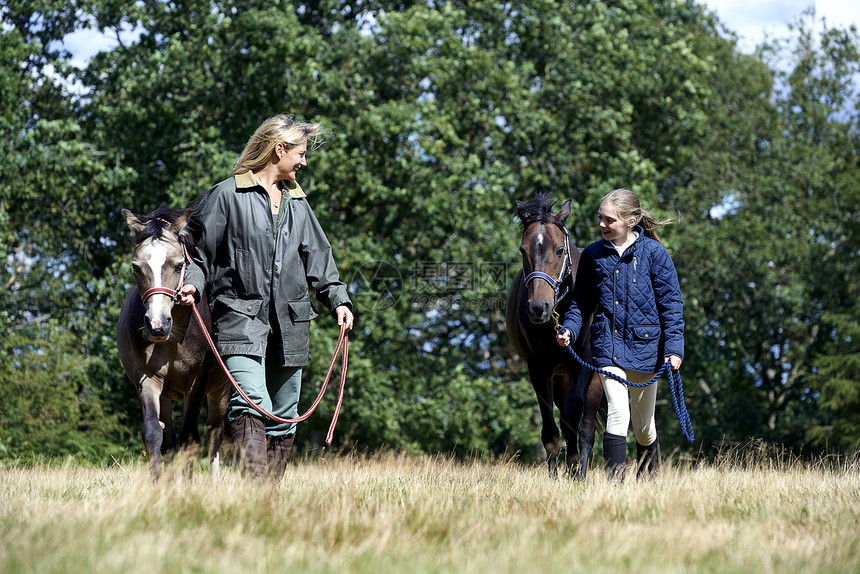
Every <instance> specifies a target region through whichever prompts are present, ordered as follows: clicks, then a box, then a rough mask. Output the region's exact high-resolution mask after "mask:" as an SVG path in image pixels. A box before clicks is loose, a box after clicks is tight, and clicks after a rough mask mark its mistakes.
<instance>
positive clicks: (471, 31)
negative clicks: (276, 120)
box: [0, 0, 860, 460]
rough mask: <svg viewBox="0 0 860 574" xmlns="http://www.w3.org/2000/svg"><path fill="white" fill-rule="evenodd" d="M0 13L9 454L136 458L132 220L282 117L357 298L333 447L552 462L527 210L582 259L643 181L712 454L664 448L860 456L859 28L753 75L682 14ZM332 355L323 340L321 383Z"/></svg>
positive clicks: (209, 3) (0, 7)
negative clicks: (527, 336) (548, 202)
mask: <svg viewBox="0 0 860 574" xmlns="http://www.w3.org/2000/svg"><path fill="white" fill-rule="evenodd" d="M0 16H2V21H3V26H2V28H0V53H2V54H3V56H4V57H3V58H2V59H0V80H2V81H0V136H2V140H0V141H2V143H3V145H4V147H5V148H6V150H7V151H6V153H5V154H2V155H0V234H2V237H3V238H4V240H3V241H2V242H0V255H2V258H3V261H4V266H3V267H2V277H0V279H2V283H0V300H2V305H0V333H4V335H2V337H0V389H2V390H3V391H4V392H5V395H6V396H7V397H10V399H9V400H7V407H8V408H4V409H2V411H0V457H4V458H13V459H14V458H24V459H29V458H35V457H41V456H65V455H68V454H72V455H78V456H85V457H89V458H92V459H94V460H103V459H104V458H105V457H107V456H109V455H110V454H116V455H122V454H123V453H136V452H139V450H140V444H141V443H140V439H139V428H140V426H139V423H140V414H139V412H138V411H139V408H138V405H137V399H136V396H135V393H134V388H133V385H132V384H131V383H130V382H129V381H127V380H126V379H125V378H124V375H123V374H122V370H121V367H120V364H119V361H118V359H117V356H116V351H115V342H114V328H115V324H116V319H117V316H118V313H119V308H120V306H121V302H122V299H123V298H124V296H125V293H126V290H127V289H128V288H129V286H130V284H131V276H130V271H129V264H128V260H129V255H130V251H131V243H130V238H129V237H128V233H127V230H126V229H125V223H124V220H123V218H122V216H121V213H120V210H121V209H122V208H129V209H132V210H133V211H135V212H136V213H147V212H150V211H152V210H154V209H155V208H157V207H159V206H171V207H182V206H189V205H193V204H194V203H195V202H196V201H197V199H198V198H199V197H200V196H201V194H202V193H203V192H204V191H205V190H206V189H207V188H208V187H209V186H210V185H212V184H214V183H215V182H217V181H220V180H221V179H224V178H225V177H227V176H228V175H229V174H230V172H231V166H232V164H233V162H234V161H235V159H236V157H237V156H238V154H239V152H240V151H241V149H242V147H243V146H244V143H245V141H246V140H247V138H248V137H249V136H250V134H251V133H252V132H253V130H254V129H255V128H256V127H257V126H258V125H259V124H260V122H261V121H262V120H263V119H265V118H266V117H268V116H271V115H273V114H275V113H281V112H287V113H294V114H295V115H296V116H297V117H300V118H301V119H303V120H307V121H320V122H322V123H323V124H324V125H325V126H327V127H328V128H329V129H330V135H329V137H328V141H327V142H326V143H325V145H324V146H322V147H321V148H320V149H318V150H316V151H312V152H311V153H310V154H309V157H308V163H309V167H308V168H307V169H305V170H302V172H301V173H300V179H301V183H302V186H303V188H305V189H306V190H307V191H308V193H309V197H310V201H311V204H312V206H313V208H314V210H315V213H316V214H317V216H318V218H319V219H320V221H321V222H322V224H323V227H324V228H325V229H326V231H327V233H328V235H329V238H330V240H331V242H332V245H333V247H334V250H335V256H336V259H337V261H338V265H339V268H340V271H341V275H342V278H343V279H344V280H345V281H347V282H349V283H350V291H351V295H352V297H353V298H354V300H355V302H356V319H357V324H356V325H357V328H356V331H355V333H354V335H353V337H352V345H351V347H352V348H351V365H350V374H349V387H348V390H347V396H346V399H345V401H346V402H345V407H344V411H343V414H342V415H341V423H340V426H339V427H338V428H339V432H338V439H337V440H338V441H339V446H346V447H349V448H359V449H379V448H394V449H403V450H408V451H411V452H438V451H444V452H454V453H457V454H458V455H461V456H473V455H478V456H493V455H501V454H503V453H506V452H507V453H509V454H510V453H515V452H520V453H522V454H521V456H523V457H525V458H531V457H540V456H542V450H536V449H539V448H540V447H539V440H538V436H537V433H538V428H537V425H536V424H535V418H536V416H537V413H536V405H535V400H534V397H533V393H532V391H531V388H530V386H529V384H528V382H527V378H526V372H525V366H524V364H523V363H522V362H521V361H520V360H519V359H517V358H515V357H514V355H513V353H512V352H511V350H510V348H509V347H508V344H507V337H506V334H505V331H504V319H503V318H504V305H505V300H506V296H507V291H508V288H509V285H510V281H511V280H512V279H513V276H514V274H515V273H516V271H517V270H518V268H519V266H520V264H521V263H520V260H519V254H518V251H517V247H518V244H519V239H520V237H519V232H520V230H519V227H518V225H517V223H516V222H515V217H514V200H516V199H519V200H527V199H529V198H530V197H531V196H532V195H533V194H534V193H535V192H536V191H547V192H550V193H552V195H553V197H555V198H556V200H557V201H558V204H559V205H560V204H561V202H562V201H564V200H566V199H572V200H573V201H572V204H573V213H572V215H571V217H570V219H569V220H568V226H569V228H570V231H571V235H572V238H573V239H574V240H575V242H576V244H577V245H578V246H579V247H584V246H585V245H587V244H588V243H590V242H591V241H593V240H595V239H597V236H596V224H595V213H596V209H597V203H598V201H599V199H600V198H601V197H602V196H603V195H604V194H605V193H606V192H608V191H610V190H612V189H614V188H618V187H626V188H628V189H631V190H633V191H635V192H636V193H638V194H639V195H640V197H641V198H642V201H643V204H644V205H645V206H646V208H648V209H649V210H651V211H652V212H653V213H655V214H657V215H658V216H659V217H661V218H662V217H663V216H665V217H674V218H676V219H678V220H679V221H678V224H677V225H673V226H669V227H666V228H664V229H665V231H664V233H663V234H662V237H663V239H664V242H665V244H666V245H667V247H668V249H669V250H670V253H671V254H672V256H673V259H674V261H675V263H676V266H677V267H678V272H679V276H680V278H681V281H682V289H683V293H684V298H685V319H686V321H687V331H686V338H687V356H686V357H685V362H684V367H683V370H682V373H683V375H684V381H685V385H686V388H685V395H686V398H687V404H688V409H689V411H690V415H691V418H692V421H693V425H694V427H695V430H696V435H697V439H698V440H697V442H701V444H696V445H693V446H690V445H687V444H686V443H685V442H684V441H683V439H682V438H681V434H680V432H679V428H678V424H677V422H676V421H674V413H673V412H672V409H671V408H669V405H668V403H663V402H661V404H660V408H658V417H659V420H658V425H659V427H660V432H661V436H662V437H664V438H663V441H664V448H677V449H680V450H682V451H683V450H684V449H693V451H696V452H706V453H707V452H712V449H713V447H717V446H719V445H721V444H723V443H725V442H727V441H728V442H739V441H746V440H748V439H749V438H750V437H756V438H761V439H764V440H768V441H772V442H775V443H780V444H784V445H786V446H788V447H790V448H792V449H797V450H799V451H805V452H810V453H818V452H825V451H828V452H829V451H837V452H843V453H849V452H853V451H854V450H855V449H856V448H857V446H858V444H857V441H858V429H860V414H858V413H860V408H858V407H860V390H858V389H860V386H858V383H860V359H858V357H860V353H858V351H860V348H858V341H860V332H858V327H857V325H858V307H857V298H858V294H859V293H860V285H858V277H860V269H858V245H860V232H858V221H860V218H858V212H857V208H858V205H860V197H858V194H860V191H858V190H860V186H858V173H860V172H858V165H857V162H858V147H857V145H858V129H857V128H858V125H857V115H856V109H855V106H856V101H857V94H856V91H855V89H856V86H855V81H856V77H857V72H858V66H860V53H858V47H860V40H859V39H858V35H857V31H856V30H855V29H853V28H852V29H848V30H843V29H833V28H828V27H826V26H824V27H823V29H822V27H821V26H819V22H817V20H816V17H815V14H814V12H808V13H806V14H805V15H803V16H802V17H801V18H800V19H799V20H798V21H797V22H796V23H795V26H794V33H793V36H792V37H791V38H790V39H788V40H785V41H781V42H777V43H773V44H770V45H763V46H761V47H760V48H759V49H758V51H757V52H756V53H755V54H753V55H745V54H742V53H740V51H739V50H738V48H737V44H736V41H735V39H734V37H733V36H732V34H731V32H730V31H727V30H725V29H724V28H723V26H722V24H721V23H720V22H719V21H718V19H717V18H716V17H715V15H714V14H712V13H710V12H708V11H707V10H706V9H705V8H704V7H703V6H701V5H699V4H696V3H695V2H692V1H686V0H615V1H595V2H587V3H579V2H562V3H558V2H549V1H545V0H529V1H527V2H521V3H518V4H505V3H499V2H492V1H484V0H478V1H475V2H456V1H450V2H406V1H400V2H388V1H384V0H374V1H373V2H363V1H362V2H353V1H348V0H317V1H307V2H296V3H294V2H286V1H281V0H275V1H271V0H270V1H268V2H254V1H250V2H249V1H246V0H242V1H239V0H206V1H203V0H184V1H176V2H164V1H161V0H143V1H141V2H136V3H127V2H116V1H114V0H76V1H74V2H60V1H57V0H28V1H27V2H21V1H9V0H6V1H4V2H3V3H0ZM80 27H90V28H93V29H97V30H99V31H102V32H105V33H116V35H117V37H120V36H119V32H120V31H121V30H127V29H136V30H138V31H139V32H140V33H139V35H137V36H136V38H135V39H134V40H133V41H125V42H121V43H120V44H119V45H118V46H117V47H116V48H114V49H112V50H109V51H105V52H101V53H99V54H97V55H96V56H95V57H94V58H92V60H91V61H90V62H89V63H88V64H87V66H86V68H84V69H77V68H75V67H73V66H71V65H70V63H69V56H70V55H69V54H68V53H65V52H64V50H63V48H62V40H63V38H64V36H65V35H66V34H68V33H70V32H71V31H73V30H75V29H78V28H80ZM816 30H817V31H816ZM679 214H680V215H679ZM335 341H336V326H335V325H334V323H333V321H331V320H327V319H322V320H320V321H319V322H318V323H317V328H316V329H315V331H314V334H313V337H312V341H311V345H312V363H311V365H310V366H309V368H307V369H306V371H305V378H306V380H305V382H304V386H305V388H306V389H315V388H318V387H317V385H318V384H319V381H320V379H321V376H322V374H323V373H324V371H325V368H326V367H327V361H328V358H329V357H330V355H331V352H332V351H333V344H334V342H335ZM308 394H313V393H310V392H309V393H308ZM665 396H666V392H665V390H664V391H661V397H665ZM332 408H333V400H326V401H325V402H324V403H323V411H325V409H328V410H329V412H330V411H331V409H332ZM327 422H328V421H326V420H325V416H321V417H315V418H312V419H311V420H309V421H308V422H306V423H303V424H304V425H305V426H303V427H301V428H300V431H299V432H300V440H301V435H304V438H305V442H306V444H307V445H309V444H312V443H313V442H314V441H315V440H316V439H315V437H316V436H317V435H318V434H319V433H322V432H324V430H325V428H326V425H327Z"/></svg>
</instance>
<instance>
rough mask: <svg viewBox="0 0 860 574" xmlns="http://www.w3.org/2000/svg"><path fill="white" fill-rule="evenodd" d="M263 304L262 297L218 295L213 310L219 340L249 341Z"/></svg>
mask: <svg viewBox="0 0 860 574" xmlns="http://www.w3.org/2000/svg"><path fill="white" fill-rule="evenodd" d="M262 306H263V301H262V299H234V298H228V297H218V298H217V299H215V305H214V308H213V310H212V315H213V322H214V326H215V333H216V335H217V338H218V341H219V342H237V341H247V340H249V339H250V337H251V332H252V327H253V323H254V321H255V319H256V317H257V315H258V314H259V313H260V308H261V307H262Z"/></svg>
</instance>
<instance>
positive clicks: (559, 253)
mask: <svg viewBox="0 0 860 574" xmlns="http://www.w3.org/2000/svg"><path fill="white" fill-rule="evenodd" d="M555 254H556V255H557V256H559V257H561V256H562V255H564V246H561V247H557V248H556V250H555Z"/></svg>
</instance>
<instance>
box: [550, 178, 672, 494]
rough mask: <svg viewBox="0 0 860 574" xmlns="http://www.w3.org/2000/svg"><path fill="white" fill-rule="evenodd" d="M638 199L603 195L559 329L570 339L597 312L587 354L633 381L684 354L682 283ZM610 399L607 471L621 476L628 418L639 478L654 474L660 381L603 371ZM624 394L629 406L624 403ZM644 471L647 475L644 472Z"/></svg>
mask: <svg viewBox="0 0 860 574" xmlns="http://www.w3.org/2000/svg"><path fill="white" fill-rule="evenodd" d="M665 223H669V222H668V221H664V222H660V223H655V222H654V219H653V218H652V217H651V215H650V214H649V213H648V212H647V211H644V210H643V209H642V207H641V205H640V203H639V198H638V197H637V196H636V194H634V193H633V192H631V191H628V190H626V189H616V190H615V191H613V192H611V193H609V194H607V195H606V196H605V197H604V198H603V200H602V201H601V202H600V209H599V211H598V224H599V227H600V232H601V234H602V235H603V240H602V241H597V242H595V243H592V244H591V245H589V246H588V247H586V248H585V250H584V251H583V252H582V259H581V260H580V263H579V271H578V272H577V276H576V284H575V286H574V290H573V299H572V301H571V304H570V307H569V308H568V310H567V312H566V313H565V315H564V324H563V327H562V329H561V330H560V331H559V333H558V335H557V340H558V344H559V345H562V346H567V345H569V344H570V342H571V333H579V332H580V329H581V328H582V322H583V317H588V316H590V315H591V313H594V319H593V322H592V325H591V346H592V359H593V363H594V365H595V366H596V367H598V368H601V369H603V370H606V371H609V372H611V373H613V374H615V375H617V376H618V377H619V378H626V379H627V380H629V381H630V382H633V383H644V382H648V381H649V380H651V379H652V378H653V377H654V375H655V373H657V372H658V371H659V370H660V369H661V368H662V366H663V363H664V362H667V361H668V362H669V363H670V364H671V366H672V369H675V370H677V369H679V368H680V367H681V362H682V361H683V358H684V319H683V317H682V315H683V304H682V301H681V288H680V286H679V285H678V275H677V273H676V271H675V266H674V265H673V263H672V259H671V258H670V257H669V253H668V252H667V251H666V249H665V248H664V247H663V245H662V244H661V243H660V239H659V237H658V236H657V232H656V227H657V226H658V225H663V224H665ZM600 378H601V381H602V382H603V389H604V392H605V394H606V400H607V403H608V412H607V416H606V432H605V433H604V435H603V452H604V457H605V458H606V467H607V475H608V476H609V478H610V479H615V480H623V479H624V474H625V472H626V468H627V461H626V456H627V428H628V426H629V425H630V422H631V418H632V422H633V433H634V434H635V436H636V450H637V457H638V459H639V471H638V473H637V476H638V477H640V478H641V477H645V476H647V477H654V476H656V473H657V466H658V462H659V444H658V442H657V427H656V425H655V422H654V406H655V403H656V400H657V384H656V383H654V384H652V385H649V386H647V387H645V388H637V387H630V388H629V397H628V387H627V386H626V385H624V384H622V383H621V382H619V381H618V380H616V379H613V378H611V377H607V376H606V375H603V374H601V375H600ZM628 399H629V405H628ZM646 473H647V474H646Z"/></svg>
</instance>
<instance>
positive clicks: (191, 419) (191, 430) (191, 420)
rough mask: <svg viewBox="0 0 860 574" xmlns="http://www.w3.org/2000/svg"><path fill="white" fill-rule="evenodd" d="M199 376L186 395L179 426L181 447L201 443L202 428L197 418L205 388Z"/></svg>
mask: <svg viewBox="0 0 860 574" xmlns="http://www.w3.org/2000/svg"><path fill="white" fill-rule="evenodd" d="M204 383H205V381H201V380H200V377H199V376H198V377H197V379H196V380H195V381H194V382H193V383H192V384H191V390H190V391H189V392H188V394H187V395H185V401H184V403H185V404H184V405H183V411H182V426H181V427H179V447H180V448H183V447H187V446H190V445H197V444H200V430H199V429H198V428H197V419H199V418H200V406H201V405H202V404H203V395H204V393H205V390H204V388H203V384H204Z"/></svg>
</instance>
